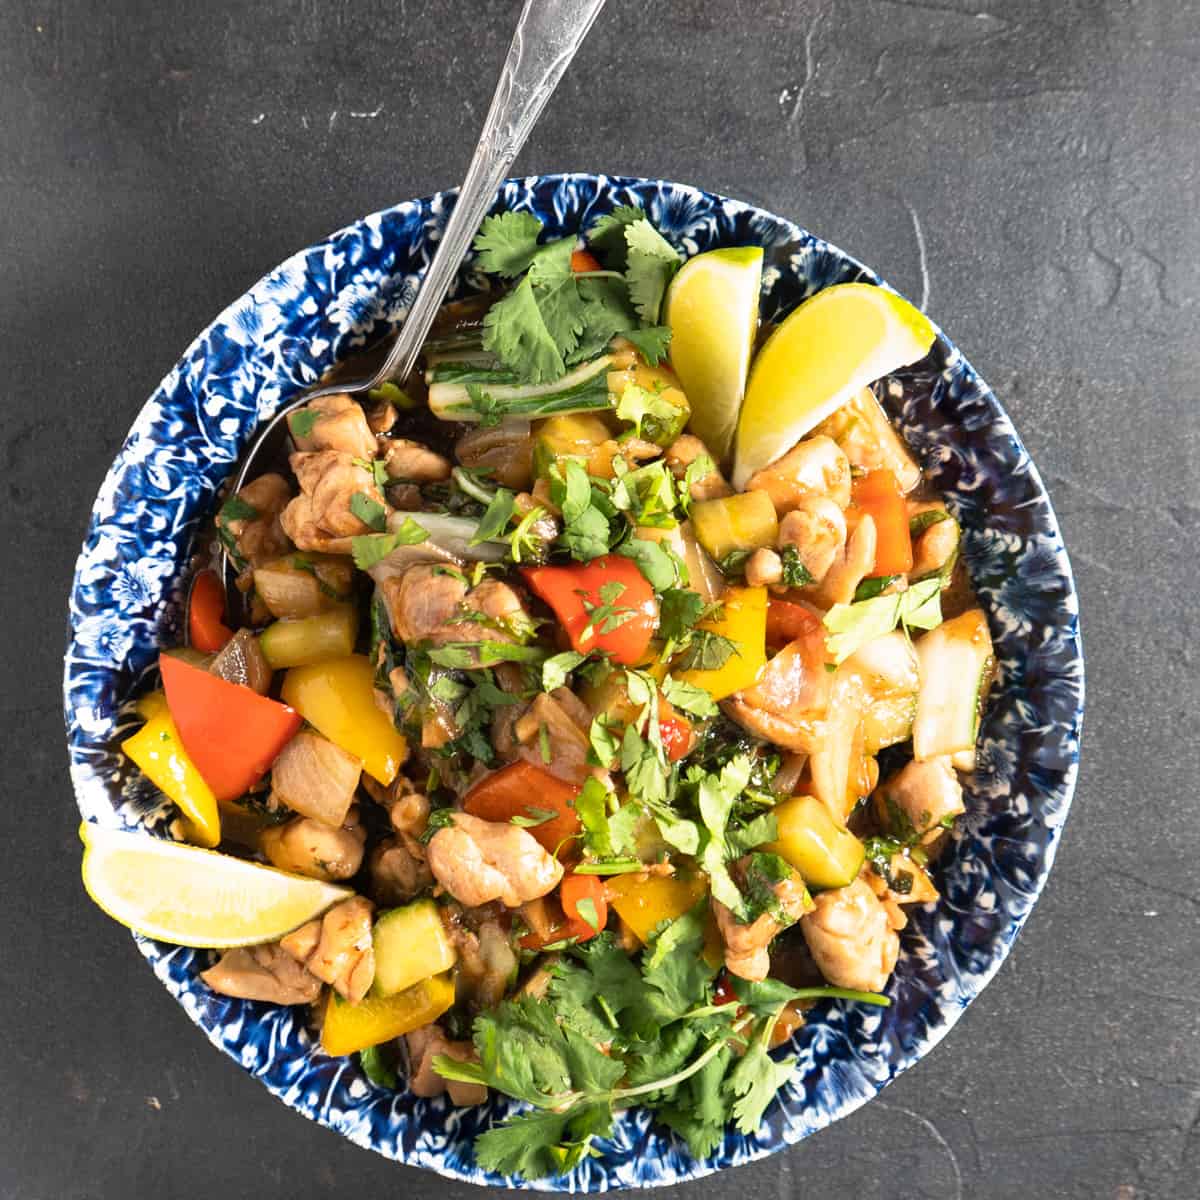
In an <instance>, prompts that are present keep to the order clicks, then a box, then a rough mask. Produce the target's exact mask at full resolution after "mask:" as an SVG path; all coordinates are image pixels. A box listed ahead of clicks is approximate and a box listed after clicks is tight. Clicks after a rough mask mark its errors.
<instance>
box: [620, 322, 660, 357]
mask: <svg viewBox="0 0 1200 1200" xmlns="http://www.w3.org/2000/svg"><path fill="white" fill-rule="evenodd" d="M625 337H627V338H628V339H629V340H630V341H631V342H632V343H633V344H634V345H635V346H636V347H637V350H638V353H639V354H640V355H641V356H642V357H643V358H644V359H645V360H646V362H647V363H649V364H650V366H652V367H656V366H658V364H659V362H661V361H662V359H664V358H666V357H667V347H668V346H669V345H670V342H671V330H670V328H668V327H667V326H666V325H649V326H647V327H646V328H644V329H627V330H626V331H625Z"/></svg>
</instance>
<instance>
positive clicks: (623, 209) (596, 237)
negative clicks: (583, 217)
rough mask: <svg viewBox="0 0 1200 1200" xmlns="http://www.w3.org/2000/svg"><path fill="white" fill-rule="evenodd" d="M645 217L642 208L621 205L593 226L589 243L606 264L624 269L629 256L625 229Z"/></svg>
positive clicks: (612, 267)
mask: <svg viewBox="0 0 1200 1200" xmlns="http://www.w3.org/2000/svg"><path fill="white" fill-rule="evenodd" d="M645 217H646V214H645V213H644V212H643V211H642V210H641V209H640V208H634V207H633V206H632V205H630V204H622V205H619V206H618V207H617V208H614V209H613V211H612V212H611V213H607V214H605V215H604V216H603V217H601V218H600V219H599V220H598V221H597V222H596V223H595V225H593V226H592V228H591V230H590V231H589V233H588V239H587V240H588V245H589V246H590V247H591V248H592V249H593V250H594V251H595V252H596V254H597V256H598V257H599V258H600V260H601V261H602V262H603V263H604V264H605V266H607V267H610V268H611V269H612V270H614V271H623V270H625V262H626V258H627V256H628V247H627V245H626V242H625V230H626V229H627V228H628V227H629V226H630V225H632V224H633V223H634V222H635V221H642V220H644V219H645Z"/></svg>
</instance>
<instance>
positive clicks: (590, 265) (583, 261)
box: [571, 250, 604, 275]
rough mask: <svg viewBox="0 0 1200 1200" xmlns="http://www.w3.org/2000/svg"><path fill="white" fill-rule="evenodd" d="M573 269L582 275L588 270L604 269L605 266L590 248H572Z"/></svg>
mask: <svg viewBox="0 0 1200 1200" xmlns="http://www.w3.org/2000/svg"><path fill="white" fill-rule="evenodd" d="M571 270H572V271H574V272H575V274H576V275H582V274H584V273H586V272H587V271H602V270H604V268H603V267H602V266H601V265H600V262H599V260H598V259H597V258H596V256H595V255H594V254H593V253H592V252H591V251H590V250H572V251H571Z"/></svg>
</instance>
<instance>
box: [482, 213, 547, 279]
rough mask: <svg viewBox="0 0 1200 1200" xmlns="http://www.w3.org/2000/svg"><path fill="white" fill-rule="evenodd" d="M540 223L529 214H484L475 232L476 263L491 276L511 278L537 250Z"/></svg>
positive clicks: (518, 273)
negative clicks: (489, 215)
mask: <svg viewBox="0 0 1200 1200" xmlns="http://www.w3.org/2000/svg"><path fill="white" fill-rule="evenodd" d="M541 232H542V223H541V221H539V220H538V219H537V217H535V216H534V215H533V214H532V213H527V212H502V213H496V214H495V216H491V217H485V218H484V219H483V224H482V225H481V226H480V229H479V232H478V233H477V234H476V235H475V243H474V244H475V251H476V253H477V254H478V255H479V265H480V266H481V267H482V268H483V269H484V270H485V271H488V272H490V273H491V274H493V275H503V276H505V277H507V278H510V279H511V278H513V277H515V276H517V275H520V274H521V272H522V271H524V270H525V268H526V267H528V266H529V264H530V263H531V262H532V261H533V258H534V255H535V254H537V252H538V237H539V236H540V235H541Z"/></svg>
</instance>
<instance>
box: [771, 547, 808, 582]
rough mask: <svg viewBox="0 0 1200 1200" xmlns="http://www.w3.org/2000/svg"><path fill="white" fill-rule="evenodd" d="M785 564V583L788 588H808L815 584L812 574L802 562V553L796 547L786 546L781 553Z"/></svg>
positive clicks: (780, 555) (781, 558)
mask: <svg viewBox="0 0 1200 1200" xmlns="http://www.w3.org/2000/svg"><path fill="white" fill-rule="evenodd" d="M779 558H780V561H781V562H782V563H783V582H784V583H785V584H787V586H788V587H796V588H799V587H808V586H809V584H811V583H812V582H813V577H812V573H811V572H810V571H809V569H808V568H807V567H806V566H805V565H804V563H803V562H801V560H800V551H799V550H798V549H797V548H796V547H795V546H784V548H783V549H782V550H781V551H780V552H779Z"/></svg>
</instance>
